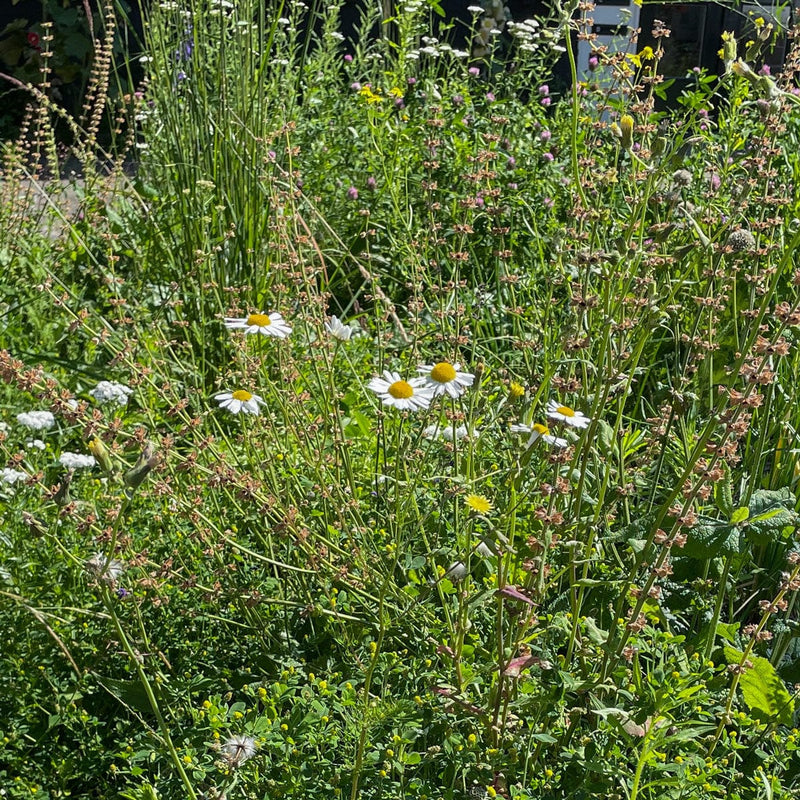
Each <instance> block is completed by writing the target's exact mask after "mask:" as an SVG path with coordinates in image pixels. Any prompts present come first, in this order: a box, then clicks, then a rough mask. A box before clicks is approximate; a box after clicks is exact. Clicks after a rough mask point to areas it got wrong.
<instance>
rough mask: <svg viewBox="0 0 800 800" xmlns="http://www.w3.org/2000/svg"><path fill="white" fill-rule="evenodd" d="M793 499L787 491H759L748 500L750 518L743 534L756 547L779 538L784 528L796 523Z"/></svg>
mask: <svg viewBox="0 0 800 800" xmlns="http://www.w3.org/2000/svg"><path fill="white" fill-rule="evenodd" d="M795 502H796V500H795V497H794V495H793V494H792V493H791V492H790V491H789V490H788V489H779V490H777V491H774V490H769V489H759V490H758V491H757V492H754V493H753V496H752V498H751V499H750V518H749V520H748V521H747V526H746V528H745V534H746V536H747V538H748V539H749V540H750V541H751V542H753V544H756V545H759V546H761V545H765V544H768V543H769V542H774V541H776V540H777V539H779V538H780V536H781V532H782V531H783V529H784V528H786V527H787V526H790V525H794V524H795V523H796V522H797V514H796V513H795V512H794V505H795Z"/></svg>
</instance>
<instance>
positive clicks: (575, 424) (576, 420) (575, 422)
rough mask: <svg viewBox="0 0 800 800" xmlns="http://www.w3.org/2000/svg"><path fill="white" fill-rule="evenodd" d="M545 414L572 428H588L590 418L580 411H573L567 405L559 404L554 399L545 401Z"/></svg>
mask: <svg viewBox="0 0 800 800" xmlns="http://www.w3.org/2000/svg"><path fill="white" fill-rule="evenodd" d="M547 416H548V417H550V419H555V420H558V421H559V422H563V423H565V424H566V425H569V426H570V427H572V428H588V427H589V423H590V422H591V419H589V417H587V416H586V415H585V414H584V413H583V412H581V411H575V410H574V409H571V408H570V407H569V406H562V405H559V404H558V403H557V402H556V401H555V400H550V401H548V403H547Z"/></svg>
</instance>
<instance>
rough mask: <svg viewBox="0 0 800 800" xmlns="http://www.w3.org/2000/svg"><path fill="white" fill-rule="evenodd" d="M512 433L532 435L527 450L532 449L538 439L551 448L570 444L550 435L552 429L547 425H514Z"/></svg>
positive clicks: (526, 446)
mask: <svg viewBox="0 0 800 800" xmlns="http://www.w3.org/2000/svg"><path fill="white" fill-rule="evenodd" d="M511 433H529V434H530V435H531V437H530V439H528V442H527V444H526V445H525V448H526V449H527V448H529V447H532V446H533V444H534V442H536V441H537V440H538V439H541V440H542V441H543V442H544V443H545V444H549V445H550V446H551V447H559V448H562V447H566V446H567V445H568V444H569V442H568V441H567V440H566V439H561V438H559V437H558V436H553V435H551V433H550V429H549V428H548V427H547V425H540V424H538V423H537V424H535V425H533V426H529V425H512V426H511Z"/></svg>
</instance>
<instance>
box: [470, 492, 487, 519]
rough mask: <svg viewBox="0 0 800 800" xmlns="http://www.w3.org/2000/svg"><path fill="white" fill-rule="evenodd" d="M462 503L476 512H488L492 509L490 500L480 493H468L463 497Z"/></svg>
mask: <svg viewBox="0 0 800 800" xmlns="http://www.w3.org/2000/svg"><path fill="white" fill-rule="evenodd" d="M464 505H466V506H467V508H469V509H470V510H471V511H474V512H475V513H476V514H488V513H489V512H490V511H491V510H492V504H491V501H490V500H489V498H488V497H484V496H483V495H482V494H468V495H467V496H466V497H465V498H464Z"/></svg>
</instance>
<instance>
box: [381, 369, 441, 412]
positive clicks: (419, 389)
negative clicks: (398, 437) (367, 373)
mask: <svg viewBox="0 0 800 800" xmlns="http://www.w3.org/2000/svg"><path fill="white" fill-rule="evenodd" d="M425 383H426V382H425V379H424V378H411V380H408V381H404V380H403V379H402V378H401V377H400V375H399V373H397V372H391V371H390V370H388V369H387V370H384V373H383V377H382V378H373V379H372V380H371V381H370V382H369V383H368V384H367V388H368V389H371V390H372V391H373V392H375V394H377V395H378V396H379V397H380V398H381V402H382V403H383V404H384V405H385V406H390V407H392V408H397V409H399V410H400V411H422V410H424V409H426V408H428V406H429V405H430V404H431V400H433V396H434V395H433V390H432V389H430V388H428V387H427V386H426V385H425Z"/></svg>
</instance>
